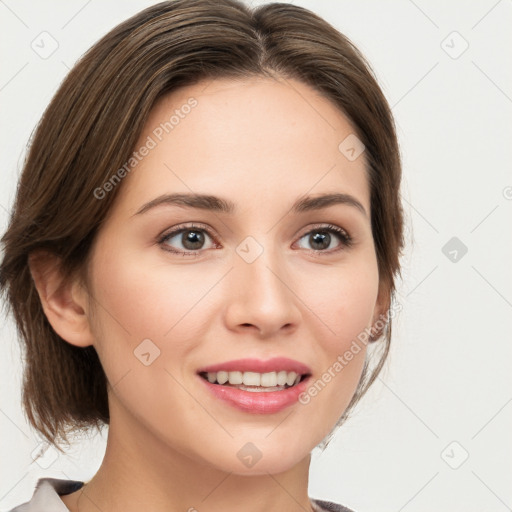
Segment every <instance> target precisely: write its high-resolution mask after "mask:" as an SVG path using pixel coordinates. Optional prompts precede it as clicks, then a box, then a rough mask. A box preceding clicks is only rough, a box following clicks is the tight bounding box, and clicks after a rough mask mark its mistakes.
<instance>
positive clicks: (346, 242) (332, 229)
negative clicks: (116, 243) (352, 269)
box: [158, 224, 353, 256]
mask: <svg viewBox="0 0 512 512" xmlns="http://www.w3.org/2000/svg"><path fill="white" fill-rule="evenodd" d="M185 231H203V232H205V233H206V234H207V235H208V236H209V237H210V238H211V239H212V240H214V241H215V237H214V236H213V235H212V234H211V233H210V231H209V229H208V228H207V227H206V226H202V225H197V224H191V225H186V226H185V225H180V226H177V227H176V229H173V230H172V231H170V232H168V233H164V234H163V235H161V236H160V237H159V238H158V244H159V245H162V246H165V247H164V250H165V251H168V252H171V253H174V254H181V255H182V256H199V255H200V254H201V252H204V250H203V249H202V250H199V251H178V250H176V249H173V248H171V247H170V246H169V245H166V244H165V242H167V241H168V240H169V239H171V238H174V237H175V236H176V235H179V234H180V233H183V232H185ZM314 232H328V233H334V234H335V235H337V236H338V238H339V240H340V246H339V247H337V248H335V249H330V250H328V251H324V250H318V249H310V250H309V251H308V252H309V253H313V254H322V253H324V254H333V253H335V252H338V251H341V250H344V249H348V248H350V247H351V246H352V244H353V240H352V237H351V236H350V235H349V234H348V232H347V231H346V230H344V229H342V228H340V227H338V226H335V225H333V224H321V225H318V226H314V227H313V228H312V229H310V230H309V231H307V232H306V233H304V234H303V235H302V236H301V237H300V238H299V240H301V239H302V238H304V237H305V236H306V235H310V234H311V233H314ZM214 243H215V244H216V242H214ZM217 245H218V244H217Z"/></svg>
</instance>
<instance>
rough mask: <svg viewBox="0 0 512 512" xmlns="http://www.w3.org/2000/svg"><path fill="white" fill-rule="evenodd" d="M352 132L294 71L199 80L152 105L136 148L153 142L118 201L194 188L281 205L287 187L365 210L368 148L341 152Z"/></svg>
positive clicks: (291, 192)
mask: <svg viewBox="0 0 512 512" xmlns="http://www.w3.org/2000/svg"><path fill="white" fill-rule="evenodd" d="M354 131H355V130H354V127H353V126H352V125H351V123H350V121H349V120H348V119H347V118H346V117H345V116H344V115H343V113H342V112H341V111H340V110H339V109H338V108H336V107H335V106H334V105H333V104H332V103H331V102H330V101H329V100H328V99H326V98H324V97H322V96H321V95H320V93H318V92H317V91H316V90H314V89H312V88H311V87H309V86H308V85H306V84H303V83H302V82H299V81H296V80H291V79H276V80H273V79H268V78H251V79H244V80H231V79H222V80H220V79H216V80H211V81H203V82H200V83H198V84H195V85H193V86H190V87H184V88H181V89H179V90H177V91H174V92H172V93H171V94H168V95H166V96H164V97H163V98H162V99H160V101H158V102H157V104H156V105H155V106H154V108H153V109H152V111H151V113H150V116H149V118H148V120H147V122H146V124H145V127H144V129H143V131H142V133H141V136H140V138H139V141H138V143H137V145H136V149H135V150H136V151H137V150H138V149H142V148H143V147H147V148H149V150H145V151H144V156H143V157H141V158H140V159H137V161H136V162H135V161H134V162H133V163H135V165H134V166H133V167H132V171H131V172H130V173H129V174H128V176H127V178H125V183H123V187H124V188H125V189H126V190H124V191H123V193H122V194H121V195H122V199H121V201H122V203H124V204H125V206H127V207H129V208H130V209H131V210H134V209H136V203H140V202H141V201H144V200H145V201H148V200H151V199H152V198H153V197H155V195H157V194H162V193H171V192H187V193H189V192H191V191H194V192H197V193H208V194H212V195H217V196H221V197H228V196H229V197H230V198H231V199H232V200H233V201H234V202H240V203H241V204H248V201H249V202H250V201H251V200H254V199H255V198H258V199H259V201H260V206H261V199H262V198H265V200H266V201H269V202H272V201H274V200H275V201H278V202H280V203H281V204H282V205H283V206H284V205H285V203H287V202H288V199H287V198H288V196H289V201H290V202H294V201H295V199H296V198H297V197H298V196H301V195H304V194H316V193H326V192H333V191H335V192H343V193H348V194H352V195H355V196H357V198H358V199H359V201H360V202H361V203H362V204H363V205H364V207H365V208H366V210H367V211H369V210H370V205H369V190H368V182H367V173H366V162H365V154H364V152H363V153H362V154H361V156H360V157H359V158H356V159H349V158H347V156H346V152H344V151H343V149H345V148H344V144H343V141H345V140H347V137H349V139H348V140H351V139H350V137H354V135H355V134H354ZM340 143H341V144H342V146H341V149H340ZM345 145H346V144H345Z"/></svg>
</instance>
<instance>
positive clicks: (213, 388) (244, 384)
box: [197, 357, 312, 414]
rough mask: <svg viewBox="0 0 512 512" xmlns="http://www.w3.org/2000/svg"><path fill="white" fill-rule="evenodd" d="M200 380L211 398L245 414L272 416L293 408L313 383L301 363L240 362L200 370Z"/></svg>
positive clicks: (278, 359)
mask: <svg viewBox="0 0 512 512" xmlns="http://www.w3.org/2000/svg"><path fill="white" fill-rule="evenodd" d="M197 375H198V378H199V379H200V380H201V381H202V382H203V383H204V385H205V388H206V390H207V391H208V392H209V393H210V396H212V397H214V398H215V399H219V400H221V401H222V402H224V403H226V404H228V405H229V406H232V407H235V408H237V409H239V410H241V411H243V412H245V413H251V414H272V413H277V412H279V411H281V410H283V409H285V408H287V407H290V406H293V405H294V404H296V403H297V401H298V400H299V396H300V395H301V393H303V392H304V391H305V390H306V388H307V386H308V385H309V384H308V382H309V381H310V379H311V376H312V372H311V369H310V368H309V367H308V366H306V365H304V364H302V363H299V362H298V361H294V360H292V359H288V358H285V357H276V358H273V359H270V360H268V361H262V360H259V359H238V360H236V361H227V362H225V363H220V364H215V365H211V366H208V367H204V368H200V369H199V370H198V371H197Z"/></svg>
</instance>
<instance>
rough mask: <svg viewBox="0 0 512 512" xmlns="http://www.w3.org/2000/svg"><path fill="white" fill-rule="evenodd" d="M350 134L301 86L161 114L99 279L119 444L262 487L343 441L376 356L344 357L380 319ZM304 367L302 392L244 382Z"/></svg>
mask: <svg viewBox="0 0 512 512" xmlns="http://www.w3.org/2000/svg"><path fill="white" fill-rule="evenodd" d="M353 131H354V130H353V128H352V127H351V125H350V124H349V122H348V121H347V119H346V118H345V117H344V116H343V115H342V114H341V113H340V112H339V111H338V110H337V109H336V108H335V107H334V106H333V105H332V104H330V103H329V102H328V101H327V100H326V99H322V98H321V97H320V96H319V95H318V93H316V92H315V91H314V90H312V89H311V88H309V87H308V86H306V85H304V84H302V83H301V82H297V81H293V80H281V81H272V80H267V79H251V80H246V81H243V82H242V81H236V82H235V81H231V80H215V81H211V82H202V83H200V84H197V85H195V86H192V87H187V88H183V89H181V90H179V91H176V92H174V93H172V94H171V95H169V96H166V97H165V98H163V99H162V100H161V101H160V102H159V103H158V104H157V105H156V106H155V108H154V109H153V111H152V113H151V115H150V118H149V119H148V121H147V124H146V127H145V130H144V132H143V134H142V135H141V137H140V140H139V143H138V144H137V155H134V160H132V161H131V163H132V169H131V170H130V172H129V173H126V176H125V177H124V178H123V179H122V183H118V184H114V185H111V186H118V187H119V186H122V190H120V195H119V196H118V198H117V199H116V202H115V204H114V206H113V208H112V210H111V212H110V214H109V216H108V218H107V220H106V222H105V224H104V226H103V227H102V229H101V231H100V232H99V235H98V238H97V239H96V243H95V245H94V247H93V253H92V259H91V265H90V267H89V271H90V279H91V288H90V294H91V296H92V299H91V307H93V308H94V315H93V316H92V317H91V328H92V330H93V333H94V336H95V342H94V346H95V347H96V350H97V352H98V354H99V356H100V359H101V363H102V365H103V367H104V369H105V372H106V375H107V378H108V380H109V383H110V384H111V386H112V387H113V389H112V390H110V391H109V403H110V414H111V426H110V430H111V432H110V435H115V436H118V437H119V438H124V439H125V441H127V440H128V439H129V438H130V439H132V440H133V439H137V440H142V441H143V443H142V441H141V446H144V447H146V449H148V448H147V447H149V446H152V447H159V450H162V451H161V452H160V453H163V452H164V451H168V452H169V453H172V452H175V453H176V452H177V453H179V454H181V455H182V456H186V457H188V458H190V459H192V460H195V461H200V462H202V463H206V464H208V465H212V466H214V467H217V468H219V469H222V470H224V471H229V472H234V473H238V474H263V473H266V472H272V473H275V472H280V471H284V470H286V469H287V468H291V467H292V466H293V465H295V464H297V463H298V462H300V461H301V460H303V459H304V458H305V457H306V456H308V455H309V452H310V451H311V450H312V449H313V448H314V447H315V446H316V445H317V444H318V443H319V442H320V441H321V440H322V439H323V438H324V437H325V436H326V435H327V434H328V433H329V432H330V431H331V429H332V428H333V426H334V424H335V423H336V421H337V420H338V418H339V417H340V415H341V414H342V412H343V411H344V410H345V408H346V407H347V405H348V403H349V401H350V399H351V397H352V395H353V394H354V391H355V389H356V386H357V383H358V381H359V378H360V375H361V371H362V366H363V362H364V358H365V350H364V346H362V349H361V347H360V350H359V351H357V353H356V351H355V350H352V352H351V353H352V358H351V360H350V361H348V360H347V358H346V357H344V354H345V353H346V351H347V350H349V349H350V347H351V344H352V342H353V341H354V340H356V339H357V336H358V334H360V333H361V332H363V331H364V330H365V329H367V328H370V327H371V325H372V323H373V322H374V321H375V320H376V318H377V316H378V314H379V313H380V312H382V311H381V310H380V309H378V303H377V298H378V291H379V289H378V285H379V275H378V270H377V260H376V255H375V249H374V244H373V239H372V233H371V224H370V196H369V185H368V180H367V175H366V171H365V160H364V158H365V154H364V152H363V153H362V154H361V155H360V156H359V157H357V154H358V152H359V151H360V147H359V146H357V145H354V144H355V143H354V139H353V137H354V135H353ZM347 137H350V138H349V139H347V140H346V141H345V139H346V138H347ZM342 141H345V142H343V144H341V149H340V147H339V146H340V143H342ZM356 143H357V141H356ZM143 147H145V148H146V149H142V148H143ZM351 148H354V151H352V150H351ZM355 157H357V158H355ZM122 175H123V173H122V172H121V173H119V174H118V176H120V177H122ZM110 188H111V187H109V186H108V185H107V186H106V187H103V189H102V190H104V191H107V192H106V193H108V192H109V189H110ZM176 194H179V197H178V196H175V195H176ZM334 194H339V196H338V199H340V198H341V199H342V200H341V201H339V200H338V201H335V200H332V197H334V196H332V197H331V199H326V200H325V201H317V202H312V200H314V199H318V198H320V197H321V196H323V195H334ZM196 196H197V197H196ZM199 196H201V197H199ZM204 196H208V197H204ZM348 196H350V197H348ZM173 197H174V199H173ZM214 197H215V198H217V199H213V198H214ZM347 198H348V199H347ZM343 199H345V200H343ZM98 200H101V199H98ZM297 205H298V206H297ZM336 230H338V231H336ZM352 347H353V345H352ZM274 358H284V359H281V360H275V361H271V360H272V359H274ZM242 359H243V360H245V361H242V362H240V361H237V360H242ZM341 360H343V361H344V363H340V361H341ZM233 361H234V362H233ZM337 362H338V364H336V363H337ZM266 363H269V364H266ZM340 365H341V367H342V368H341V369H340ZM206 370H210V374H209V375H208V374H207V373H205V374H202V375H201V374H200V373H201V372H202V371H206ZM215 370H218V372H219V373H217V372H216V371H215ZM292 371H296V373H298V374H299V376H300V375H306V377H302V378H303V379H307V380H303V381H302V382H300V383H299V384H298V386H299V387H298V388H295V387H291V388H287V390H280V389H281V388H277V390H275V391H271V392H269V391H263V390H261V389H260V390H259V391H257V390H254V388H252V387H250V388H249V389H250V390H252V391H249V390H243V389H240V388H239V387H235V385H236V383H237V382H240V380H237V379H242V381H243V382H244V383H245V384H247V385H255V383H257V382H259V383H260V386H261V385H264V386H266V387H265V388H264V389H269V388H268V386H270V387H271V388H272V386H274V385H279V384H280V383H281V384H282V382H283V381H284V378H286V379H289V380H290V381H291V382H294V380H296V378H295V376H294V375H293V374H292V373H291V372H292ZM224 372H230V373H227V374H226V373H224ZM283 372H286V373H283ZM326 372H328V373H330V379H329V378H328V377H329V376H328V377H325V376H324V377H323V375H324V374H325V373H326ZM273 373H275V375H274V374H273ZM267 374H270V375H267ZM262 375H264V376H262ZM208 376H209V377H210V378H211V380H215V382H217V381H221V382H222V381H223V380H224V379H225V378H228V379H230V380H231V381H232V383H233V384H234V385H226V384H224V385H221V384H219V383H209V382H208V379H207V378H208ZM205 377H206V378H205ZM244 379H245V380H244ZM253 379H254V380H253ZM274 379H275V380H274ZM281 379H283V380H281ZM318 380H320V381H321V383H320V385H318V384H317V392H316V394H315V393H314V392H313V393H311V394H309V393H307V390H308V389H310V388H311V386H313V384H314V383H315V382H317V381H318ZM228 384H229V381H228ZM297 389H298V390H299V391H300V392H302V395H301V396H302V397H304V396H305V394H304V392H306V394H307V397H309V399H308V400H306V399H304V398H302V399H301V401H299V400H297V395H298V391H297ZM313 394H315V396H312V395H313ZM255 461H256V462H255Z"/></svg>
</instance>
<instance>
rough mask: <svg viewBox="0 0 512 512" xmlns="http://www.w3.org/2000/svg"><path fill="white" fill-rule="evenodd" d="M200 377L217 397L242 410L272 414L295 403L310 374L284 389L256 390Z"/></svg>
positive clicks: (304, 388)
mask: <svg viewBox="0 0 512 512" xmlns="http://www.w3.org/2000/svg"><path fill="white" fill-rule="evenodd" d="M198 377H199V379H201V381H202V382H203V383H204V384H205V386H206V387H207V388H208V389H209V390H210V391H211V392H212V393H213V394H214V395H215V396H216V397H217V398H220V399H221V400H224V401H225V402H227V403H228V404H229V405H231V406H233V407H235V408H237V409H239V410H241V411H244V412H249V413H253V414H272V413H276V412H279V411H282V410H283V409H285V408H286V407H289V406H290V405H293V404H295V403H296V402H297V401H298V399H299V395H300V394H301V393H303V392H304V391H305V390H306V387H307V385H308V381H309V379H310V376H308V377H306V378H305V379H304V380H302V381H301V382H299V383H298V384H297V385H296V386H292V387H291V388H286V389H283V390H282V391H261V392H256V391H244V390H242V389H237V388H234V387H231V386H221V385H219V384H212V383H211V382H209V381H207V380H206V379H203V377H201V376H200V375H199V376H198Z"/></svg>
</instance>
